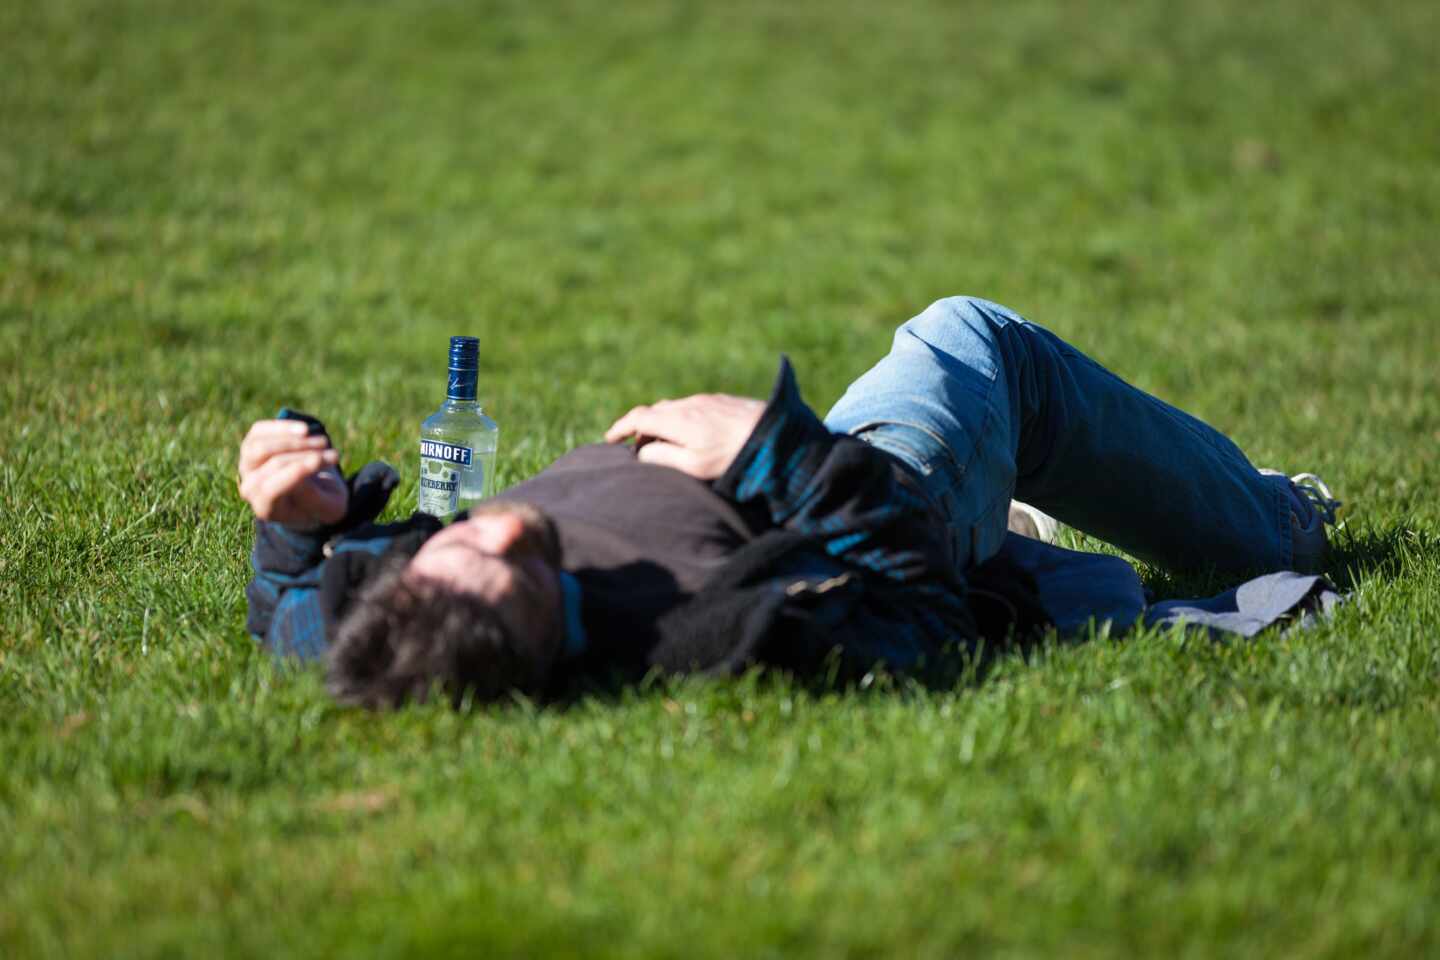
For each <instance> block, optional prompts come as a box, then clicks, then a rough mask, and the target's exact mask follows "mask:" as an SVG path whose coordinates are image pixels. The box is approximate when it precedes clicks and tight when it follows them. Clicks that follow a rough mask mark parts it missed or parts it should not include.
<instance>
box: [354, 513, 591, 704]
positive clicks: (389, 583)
mask: <svg viewBox="0 0 1440 960" xmlns="http://www.w3.org/2000/svg"><path fill="white" fill-rule="evenodd" d="M559 567H560V541H559V538H558V536H557V535H556V532H555V527H554V525H553V524H552V523H551V522H550V519H549V518H548V517H546V516H545V515H544V514H543V513H541V512H540V511H539V510H536V509H535V508H534V507H531V506H529V505H528V504H521V503H504V502H502V503H492V504H486V505H485V506H483V507H480V508H477V509H476V510H474V511H472V512H471V515H470V517H469V518H468V519H466V520H461V521H457V522H456V523H452V524H451V525H450V526H448V527H446V528H445V529H443V530H441V531H440V532H438V533H436V534H435V535H434V536H433V537H431V538H430V539H429V540H427V541H425V543H424V545H423V546H422V547H421V548H420V550H419V552H417V553H416V554H415V556H414V557H412V558H410V559H409V561H408V562H405V563H397V564H394V565H392V566H391V567H389V568H388V569H386V570H385V571H384V572H383V573H382V574H381V575H380V576H379V577H377V578H376V579H375V581H374V582H372V583H370V584H368V585H367V586H366V587H365V588H364V589H363V590H362V591H361V593H360V595H359V597H357V598H356V601H355V603H354V606H353V607H352V609H351V610H350V611H349V612H348V613H346V615H345V618H344V619H343V620H342V621H341V623H340V627H339V630H338V634H337V636H336V638H335V642H334V643H333V644H332V645H331V648H330V654H329V687H330V691H331V693H332V694H334V696H335V697H336V699H338V700H339V701H340V702H342V703H348V704H354V705H359V706H367V707H384V706H398V705H400V704H401V703H404V702H405V701H407V700H419V699H423V698H424V697H425V696H426V694H428V693H429V692H430V690H431V688H432V687H433V686H435V685H437V684H438V685H439V686H440V687H441V689H443V690H444V691H445V693H446V694H447V695H448V696H449V697H450V698H451V699H452V700H455V701H458V700H460V699H461V698H463V697H464V696H466V695H467V694H468V695H469V696H471V697H472V698H473V699H475V700H478V701H485V700H495V699H498V698H500V697H503V696H505V695H506V694H507V693H508V692H510V691H511V690H518V691H520V692H522V693H535V692H538V691H539V690H540V689H541V688H542V687H543V685H544V682H545V678H546V676H547V674H548V673H549V670H550V667H551V666H552V665H553V664H554V663H555V661H556V659H557V658H558V657H559V654H560V649H561V646H562V644H563V642H564V627H563V622H564V619H563V602H562V599H561V592H560V581H559Z"/></svg>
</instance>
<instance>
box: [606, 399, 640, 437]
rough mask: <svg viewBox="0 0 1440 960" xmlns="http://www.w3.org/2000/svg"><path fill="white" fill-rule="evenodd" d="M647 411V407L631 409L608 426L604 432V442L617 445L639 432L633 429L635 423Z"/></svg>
mask: <svg viewBox="0 0 1440 960" xmlns="http://www.w3.org/2000/svg"><path fill="white" fill-rule="evenodd" d="M649 409H650V408H649V407H632V408H631V409H630V412H629V413H627V414H625V416H623V417H621V418H620V419H619V420H616V421H615V422H614V423H612V424H611V425H610V429H609V430H606V431H605V442H606V443H619V442H620V441H621V440H624V439H625V438H627V437H631V436H634V435H635V434H637V433H639V432H640V431H639V430H637V429H635V423H636V421H638V420H639V419H640V418H641V417H643V416H644V415H645V412H646V411H648V410H649Z"/></svg>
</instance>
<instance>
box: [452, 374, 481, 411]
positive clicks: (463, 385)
mask: <svg viewBox="0 0 1440 960" xmlns="http://www.w3.org/2000/svg"><path fill="white" fill-rule="evenodd" d="M478 379H479V371H478V370H473V369H472V370H457V369H456V368H454V367H451V368H450V378H449V382H448V384H447V386H446V388H445V399H446V400H447V401H450V402H452V403H455V402H458V403H474V402H475V382H476V380H478Z"/></svg>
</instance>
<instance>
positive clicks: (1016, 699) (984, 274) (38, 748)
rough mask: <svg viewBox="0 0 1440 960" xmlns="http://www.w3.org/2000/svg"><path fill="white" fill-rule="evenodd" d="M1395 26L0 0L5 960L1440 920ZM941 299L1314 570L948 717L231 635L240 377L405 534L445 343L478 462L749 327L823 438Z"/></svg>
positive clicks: (1262, 11) (514, 453)
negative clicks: (1330, 605)
mask: <svg viewBox="0 0 1440 960" xmlns="http://www.w3.org/2000/svg"><path fill="white" fill-rule="evenodd" d="M1121 6H1123V9H1121V8H1120V7H1121ZM1362 7H1363V8H1362ZM1437 35H1440V13H1437V8H1436V6H1435V4H1433V3H1431V2H1426V0H1415V2H1387V3H1379V4H1372V5H1369V6H1368V7H1364V5H1356V4H1344V3H1339V2H1302V0H1275V2H1270V3H1261V4H1257V3H1242V2H1224V3H1220V2H1216V3H1208V4H1186V5H1182V4H1171V3H1165V2H1159V0H1155V2H1136V3H1130V4H1124V5H1116V4H1108V3H1100V2H1088V0H1087V2H1071V3H1065V2H1058V0H1057V2H1017V3H1011V4H940V3H933V4H930V3H919V2H900V3H894V4H875V3H859V2H825V3H821V2H814V3H811V2H802V3H787V4H769V3H750V2H739V3H727V4H707V5H699V4H688V3H679V2H676V3H663V2H650V0H642V2H626V3H623V4H598V3H593V4H587V3H581V2H561V3H550V4H529V3H518V2H517V3H507V2H491V3H483V4H482V3H448V2H438V0H437V2H420V0H415V2H394V3H374V2H337V3H328V4H319V3H314V4H292V3H285V2H271V3H263V4H240V3H230V2H225V3H206V4H196V3H179V2H170V3H162V2H154V3H135V2H104V3H101V2H70V0H45V2H43V3H42V2H25V0H10V2H7V3H3V4H0V62H3V64H4V66H5V69H4V79H3V81H0V512H3V516H0V530H3V532H0V955H4V956H7V957H11V956H14V957H22V956H47V955H54V956H60V955H65V956H104V957H114V956H209V955H235V956H274V955H323V956H336V955H355V954H374V955H384V956H400V955H427V956H428V955H454V956H470V955H479V956H510V955H513V956H534V955H539V954H546V953H554V954H560V955H574V954H584V955H593V956H615V957H622V956H623V957H631V956H656V957H663V956H691V957H693V956H703V957H710V956H713V957H727V958H728V957H734V956H776V957H779V956H785V957H791V956H824V957H834V956H849V957H863V956H881V955H893V956H905V957H951V956H957V955H968V954H989V955H1035V956H1050V955H1055V954H1065V955H1079V956H1114V955H1125V956H1128V955H1134V954H1144V955H1162V954H1164V955H1168V954H1172V953H1174V954H1182V955H1193V956H1211V955H1214V956H1228V955H1235V954H1237V953H1242V954H1255V955H1286V956H1343V955H1367V956H1374V955H1388V956H1398V957H1410V956H1419V955H1424V954H1434V953H1436V952H1440V919H1437V918H1440V911H1437V910H1436V909H1435V904H1436V903H1437V902H1440V869H1437V866H1436V864H1437V863H1440V747H1437V744H1440V640H1437V638H1436V634H1437V630H1440V599H1437V598H1440V508H1437V506H1436V499H1435V496H1434V493H1433V491H1434V490H1435V489H1436V488H1437V485H1440V459H1437V450H1440V400H1437V396H1440V391H1437V390H1436V369H1437V367H1436V364H1437V356H1440V329H1437V318H1440V286H1437V284H1436V273H1435V267H1436V264H1437V263H1440V232H1437V230H1436V226H1435V225H1436V223H1437V222H1440V166H1437V164H1436V162H1435V157H1436V150H1437V148H1440V112H1437V111H1436V110H1435V98H1436V85H1435V82H1436V81H1435V71H1434V49H1435V48H1434V37H1435V36H1437ZM956 293H971V294H979V295H984V296H988V297H990V298H992V299H996V300H999V301H1001V302H1004V303H1007V304H1009V305H1011V306H1013V307H1015V308H1016V309H1018V310H1020V311H1021V312H1022V313H1025V314H1026V315H1028V316H1030V317H1032V318H1033V319H1036V320H1039V321H1041V322H1043V323H1046V324H1047V325H1049V326H1050V327H1052V328H1053V329H1055V330H1056V331H1057V332H1059V333H1060V334H1061V335H1062V336H1065V337H1066V338H1067V339H1070V340H1072V341H1074V342H1076V343H1078V344H1080V345H1081V346H1083V347H1084V348H1086V349H1087V350H1088V351H1089V352H1091V353H1093V354H1094V355H1096V356H1097V357H1098V358H1100V359H1101V360H1103V361H1104V362H1106V363H1107V364H1109V365H1110V366H1112V367H1114V368H1116V369H1118V370H1120V371H1121V372H1123V373H1124V374H1125V375H1126V376H1127V377H1128V378H1130V379H1132V380H1133V381H1134V382H1136V383H1138V384H1139V385H1141V386H1143V387H1145V388H1147V389H1149V390H1152V391H1154V392H1156V393H1159V394H1160V395H1162V396H1163V397H1165V398H1166V399H1168V400H1170V401H1172V402H1175V403H1177V404H1179V405H1181V406H1183V407H1186V408H1188V409H1190V410H1192V411H1194V412H1196V413H1198V414H1199V415H1201V416H1203V417H1205V418H1206V419H1208V420H1210V421H1211V422H1213V423H1215V424H1216V425H1218V426H1220V427H1221V428H1223V429H1224V430H1226V431H1227V432H1229V433H1230V434H1231V435H1233V436H1234V437H1235V438H1236V439H1237V440H1238V441H1239V442H1240V443H1241V445H1242V446H1244V447H1245V448H1246V450H1247V451H1249V452H1250V453H1251V455H1252V457H1253V458H1254V459H1255V460H1257V461H1258V462H1261V463H1264V464H1267V465H1274V466H1279V467H1285V468H1289V469H1292V470H1298V469H1302V468H1303V469H1313V470H1316V471H1318V472H1320V473H1321V474H1322V475H1324V476H1325V477H1326V478H1327V479H1329V480H1330V481H1331V482H1332V483H1333V484H1334V485H1335V486H1336V487H1337V489H1338V490H1339V491H1341V493H1342V495H1343V496H1345V497H1346V498H1347V499H1349V500H1350V501H1352V503H1353V504H1354V509H1353V512H1352V514H1351V517H1350V520H1349V524H1348V527H1347V530H1346V532H1345V533H1344V534H1343V535H1342V537H1341V543H1340V550H1339V551H1338V552H1337V554H1336V557H1335V559H1334V563H1333V565H1332V569H1331V573H1332V575H1333V576H1334V577H1335V579H1336V580H1337V581H1339V582H1340V583H1342V584H1343V585H1344V586H1345V587H1347V588H1348V589H1349V590H1351V591H1352V593H1353V598H1354V599H1353V602H1352V603H1350V604H1349V605H1348V606H1346V607H1345V608H1344V609H1343V610H1342V611H1341V612H1340V613H1339V615H1338V616H1337V617H1336V618H1335V620H1334V621H1333V622H1332V623H1330V624H1328V625H1325V626H1323V627H1321V628H1319V629H1316V630H1313V631H1310V632H1305V633H1298V634H1285V635H1278V634H1269V635H1266V636H1264V637H1262V638H1261V639H1259V640H1257V641H1255V642H1253V643H1240V644H1234V645H1229V646H1212V645H1210V644H1208V643H1197V642H1195V641H1188V642H1186V641H1182V640H1181V639H1179V638H1177V637H1174V636H1169V635H1164V634H1146V635H1140V636H1136V637H1132V638H1130V639H1128V640H1124V641H1118V640H1114V639H1111V638H1109V637H1100V638H1097V639H1096V640H1095V641H1094V642H1092V643H1088V644H1081V645H1064V644H1050V645H1047V646H1046V647H1044V648H1043V649H1042V650H1041V651H1040V652H1039V653H1038V654H1037V655H1036V656H1034V657H1033V658H1031V659H1030V660H1028V661H1025V660H1021V659H1019V658H1010V659H1006V660H1003V661H1002V662H1001V663H1000V665H999V667H998V668H997V670H996V671H995V672H994V674H993V675H992V676H990V677H989V678H988V679H986V680H985V681H984V682H983V683H979V684H969V685H963V686H961V687H959V688H957V689H954V690H947V691H931V692H925V691H920V690H913V689H907V688H903V687H901V688H897V687H895V686H894V685H889V684H884V683H882V684H879V685H878V686H877V687H875V688H871V689H867V690H863V691H855V692H851V693H838V694H828V695H820V694H817V693H815V692H813V691H812V692H807V691H806V690H805V689H803V688H801V687H797V686H792V685H789V684H787V683H785V682H784V681H783V680H781V679H778V678H768V677H750V678H747V679H746V680H745V681H742V682H738V683H702V682H696V681H686V682H677V683H656V684H652V685H647V686H643V687H641V688H638V689H634V690H630V691H625V692H623V693H621V694H619V695H618V696H617V697H615V698H612V699H597V700H590V701H585V702H582V703H580V704H578V705H576V706H574V707H572V708H570V709H567V710H563V711H559V710H544V711H535V710H532V709H528V708H525V707H523V706H516V707H512V708H506V709H496V710H486V711H478V712H474V713H468V714H456V713H452V712H449V711H446V710H443V709H415V710H410V711H406V712H403V713H401V714H398V715H391V716H369V715H361V714H358V713H355V712H350V711H344V710H339V709H336V708H335V707H333V706H331V705H330V704H329V703H328V702H327V701H326V698H325V696H324V694H323V691H322V689H321V687H320V684H319V682H318V679H317V678H316V676H315V675H313V674H311V673H308V672H296V671H293V670H289V671H287V670H278V671H277V670H276V669H274V668H272V666H271V664H270V663H269V662H268V660H267V659H266V657H265V656H264V655H262V654H261V653H260V652H258V651H257V650H256V649H255V648H254V647H253V645H252V643H251V641H250V640H249V639H248V638H247V637H246V636H245V635H244V632H243V627H242V621H243V616H244V600H243V596H242V588H243V585H244V583H245V580H246V578H247V576H248V570H247V564H246V553H247V550H248V541H249V528H248V525H247V522H246V510H245V508H244V505H243V504H241V503H240V502H239V500H238V499H237V497H236V495H235V491H234V462H233V457H234V450H235V447H236V446H237V444H238V441H239V439H240V436H241V434H242V433H243V430H244V427H245V425H246V424H247V423H248V422H249V421H250V420H253V419H255V418H257V417H261V416H266V415H268V414H270V413H271V412H272V411H273V410H274V409H275V408H276V407H278V406H279V405H281V404H290V405H294V406H299V407H302V408H304V409H308V410H313V411H315V412H317V413H320V414H322V415H324V416H325V417H326V418H327V419H328V421H329V422H330V424H331V426H332V428H333V429H334V431H335V433H336V434H337V436H338V437H339V439H340V442H341V444H342V446H343V448H344V451H345V453H346V456H347V458H348V459H349V460H350V461H351V462H354V463H358V462H363V460H365V459H369V458H375V457H380V458H385V459H389V460H391V461H392V462H394V463H397V464H400V465H401V466H402V467H403V468H404V469H405V470H406V472H407V483H406V485H405V486H404V487H403V488H402V489H401V491H400V493H399V495H398V496H397V499H396V503H397V504H398V505H399V506H397V507H396V508H395V509H396V510H399V509H401V508H403V507H408V505H409V504H410V503H412V502H413V497H414V472H413V470H414V464H413V450H414V438H415V430H416V426H417V423H418V421H419V419H420V418H421V417H422V416H424V415H425V414H426V413H427V412H428V411H429V410H430V409H431V408H433V407H434V405H435V404H436V403H437V402H438V399H439V396H438V393H437V391H438V390H439V388H440V377H441V375H442V372H441V370H440V365H441V364H442V363H443V355H444V346H445V337H446V336H447V335H449V334H451V333H456V332H462V331H463V332H468V333H475V334H478V335H479V336H481V337H482V338H483V342H484V356H483V359H482V363H483V377H482V391H483V394H484V397H485V398H486V400H487V406H488V408H489V409H490V411H491V412H493V413H494V415H495V416H496V418H497V419H498V420H499V421H500V423H501V425H502V427H503V429H504V433H503V465H502V476H501V482H502V483H504V484H509V483H513V482H516V481H518V480H520V479H521V478H523V477H525V476H527V475H529V474H531V473H533V472H534V471H536V470H538V469H539V468H541V467H542V466H543V465H544V464H545V463H547V462H548V461H549V460H550V459H551V458H553V457H554V456H556V455H557V454H559V453H560V452H562V451H563V450H565V449H566V448H567V447H568V446H569V445H570V444H573V443H577V442H583V441H586V440H590V439H593V438H595V437H597V436H598V434H599V432H600V431H601V429H602V428H603V427H604V426H605V425H606V424H607V423H608V422H609V421H610V420H611V419H612V418H613V417H614V416H616V415H617V414H618V413H619V412H622V411H623V410H625V409H627V408H628V407H629V406H630V405H632V404H634V403H637V402H643V401H646V400H650V399H653V398H654V397H656V396H666V395H669V396H674V395H680V394H683V393H688V392H692V391H696V390H705V389H726V390H731V391H735V392H750V393H758V392H762V391H764V390H765V389H766V387H767V386H768V384H769V380H770V377H771V375H772V373H773V370H774V365H775V360H776V355H777V353H778V352H780V351H782V350H784V351H787V352H788V353H789V354H790V355H791V356H792V358H793V359H794V361H795V363H796V365H797V367H798V369H799V371H800V373H801V378H802V383H803V385H804V389H805V391H806V395H807V397H808V398H809V399H810V401H811V402H812V404H813V405H815V406H817V407H820V408H822V409H823V408H824V407H826V406H827V405H828V404H829V403H830V402H831V401H832V400H833V399H834V398H835V397H836V396H838V394H839V392H840V391H841V389H843V387H844V385H845V383H846V382H847V380H848V379H849V378H850V377H852V376H854V375H855V374H856V373H857V372H859V371H860V370H861V369H862V368H864V367H865V366H866V365H867V364H868V363H869V362H871V361H872V360H873V359H874V358H875V357H877V356H878V355H879V354H880V352H881V351H882V350H883V349H884V348H885V346H886V344H887V342H888V338H889V334H890V331H891V329H892V328H893V326H894V325H895V324H897V323H899V322H900V321H902V320H904V319H905V318H907V317H908V316H910V315H911V314H913V313H915V312H918V310H919V309H921V308H922V307H924V305H925V304H927V303H928V302H930V301H931V300H933V299H936V298H938V297H941V296H945V295H950V294H956ZM1147 576H1149V577H1150V579H1151V582H1153V583H1155V584H1157V585H1159V586H1161V587H1162V588H1171V587H1174V588H1178V587H1179V586H1183V585H1175V584H1171V582H1170V581H1168V580H1166V579H1165V578H1164V577H1163V575H1160V574H1158V573H1156V572H1154V571H1147Z"/></svg>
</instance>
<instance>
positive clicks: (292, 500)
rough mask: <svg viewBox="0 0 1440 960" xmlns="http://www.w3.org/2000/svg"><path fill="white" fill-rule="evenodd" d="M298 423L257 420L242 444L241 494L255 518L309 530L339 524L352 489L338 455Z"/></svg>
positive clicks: (319, 437)
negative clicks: (340, 468)
mask: <svg viewBox="0 0 1440 960" xmlns="http://www.w3.org/2000/svg"><path fill="white" fill-rule="evenodd" d="M328 442H329V441H327V440H326V439H325V437H323V436H309V435H308V427H307V426H306V424H305V423H303V422H301V421H298V420H257V421H256V422H255V423H253V424H252V425H251V426H250V432H249V433H247V434H245V439H244V440H243V441H241V443H240V496H241V497H242V498H243V499H244V500H245V502H246V503H248V504H250V509H252V510H254V511H255V516H257V517H259V518H260V519H261V520H272V521H274V522H276V523H283V524H284V525H285V526H287V527H294V528H296V529H299V530H309V529H314V528H316V527H323V526H326V525H328V524H332V523H338V522H339V521H340V520H341V519H342V518H343V517H344V516H345V508H346V507H347V506H348V505H349V500H350V491H349V490H347V489H346V487H345V481H344V480H343V479H342V478H341V476H340V471H339V470H338V469H336V467H335V464H336V463H337V462H339V454H337V453H336V452H335V451H334V450H332V449H328Z"/></svg>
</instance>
